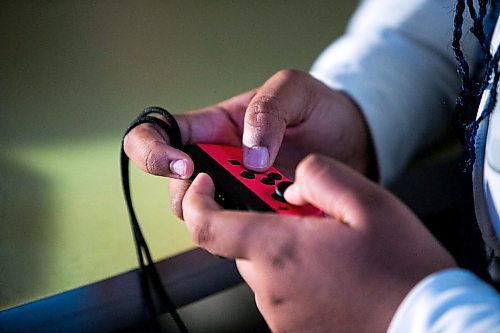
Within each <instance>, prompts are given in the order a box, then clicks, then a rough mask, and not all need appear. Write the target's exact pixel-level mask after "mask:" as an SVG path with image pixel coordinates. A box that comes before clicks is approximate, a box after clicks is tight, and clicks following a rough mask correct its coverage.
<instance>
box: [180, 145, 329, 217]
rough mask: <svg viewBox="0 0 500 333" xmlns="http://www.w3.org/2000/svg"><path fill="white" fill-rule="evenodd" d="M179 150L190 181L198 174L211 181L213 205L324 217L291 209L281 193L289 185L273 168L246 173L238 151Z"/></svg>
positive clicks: (309, 208) (225, 148)
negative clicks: (188, 161) (190, 165)
mask: <svg viewBox="0 0 500 333" xmlns="http://www.w3.org/2000/svg"><path fill="white" fill-rule="evenodd" d="M181 149H182V150H183V151H184V152H186V153H187V154H188V155H189V156H190V157H191V158H192V159H193V161H194V169H195V170H194V173H193V178H194V177H195V176H196V175H197V174H198V173H200V172H203V173H207V174H208V175H209V176H210V177H212V180H213V181H214V185H215V201H216V202H218V203H219V204H220V205H221V206H222V207H223V208H225V209H236V210H254V211H262V212H276V213H279V214H288V215H301V216H324V213H323V212H322V211H321V210H319V209H318V208H316V207H314V206H312V205H304V206H294V205H291V204H289V203H287V202H286V200H285V199H284V197H283V192H284V191H285V189H286V188H287V187H288V186H289V185H291V184H292V182H291V181H290V180H289V179H288V178H287V177H286V176H285V175H283V174H282V173H281V172H279V171H278V170H276V169H275V168H273V167H271V168H270V169H269V170H268V171H266V172H263V173H259V172H256V171H252V170H248V169H246V168H245V167H244V166H243V163H242V157H243V152H242V149H241V148H240V147H234V146H223V145H213V144H197V145H188V146H184V147H182V148H181Z"/></svg>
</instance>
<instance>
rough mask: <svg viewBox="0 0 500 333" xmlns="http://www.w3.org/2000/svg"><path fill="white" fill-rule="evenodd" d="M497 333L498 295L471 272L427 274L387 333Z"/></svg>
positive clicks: (498, 329)
mask: <svg viewBox="0 0 500 333" xmlns="http://www.w3.org/2000/svg"><path fill="white" fill-rule="evenodd" d="M402 332H404V333H421V332H422V333H423V332H468V333H478V332H481V333H485V332H500V295H499V294H498V293H497V291H496V290H495V289H494V288H492V287H491V286H490V285H488V284H487V283H485V282H484V281H482V280H481V279H479V278H478V277H477V276H475V275H474V274H473V273H471V272H469V271H466V270H463V269H450V270H445V271H440V272H437V273H434V274H432V275H429V276H428V277H426V278H425V279H424V280H422V281H420V282H419V283H418V284H417V285H416V286H415V287H414V288H413V289H412V290H411V291H410V293H409V294H408V295H407V296H406V298H405V299H404V300H403V302H402V303H401V305H400V306H399V308H398V309H397V311H396V314H395V315H394V317H393V319H392V321H391V324H390V326H389V329H388V333H402Z"/></svg>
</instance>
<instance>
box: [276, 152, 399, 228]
mask: <svg viewBox="0 0 500 333" xmlns="http://www.w3.org/2000/svg"><path fill="white" fill-rule="evenodd" d="M295 177H296V178H295V182H294V184H293V185H291V186H290V187H288V189H287V190H286V191H285V198H286V200H287V201H288V202H290V203H291V204H295V205H303V204H306V203H310V204H313V205H314V206H316V207H318V208H319V209H321V210H323V211H324V212H325V213H327V214H328V215H330V216H333V217H334V218H336V219H338V220H339V221H341V222H344V223H346V224H348V225H350V226H353V227H356V226H360V225H362V224H363V223H364V221H367V220H368V219H367V217H374V215H378V212H379V211H382V210H383V207H382V206H383V205H387V204H389V203H391V202H392V201H393V199H392V195H390V194H389V193H388V192H387V191H386V190H384V189H383V188H381V187H379V186H377V185H376V184H375V183H373V182H372V181H370V180H368V179H367V178H365V177H364V176H363V175H361V174H360V173H358V172H356V171H354V170H353V169H351V168H349V167H347V166H345V165H344V164H342V163H340V162H338V161H336V160H334V159H331V158H328V157H325V156H321V155H309V156H307V157H306V158H305V159H304V160H302V161H301V162H300V164H299V165H298V166H297V169H296V172H295Z"/></svg>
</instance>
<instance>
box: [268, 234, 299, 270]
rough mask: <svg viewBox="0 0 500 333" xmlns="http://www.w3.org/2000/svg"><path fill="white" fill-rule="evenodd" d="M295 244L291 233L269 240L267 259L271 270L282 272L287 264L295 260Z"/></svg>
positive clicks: (294, 238)
mask: <svg viewBox="0 0 500 333" xmlns="http://www.w3.org/2000/svg"><path fill="white" fill-rule="evenodd" d="M296 242H297V241H296V237H295V235H294V233H293V232H287V233H283V234H282V235H281V236H280V237H275V239H274V240H270V245H269V252H268V259H269V264H270V266H271V267H272V268H273V269H275V270H278V271H281V270H284V269H286V267H287V266H288V264H290V263H292V262H293V261H295V260H297V253H296V247H297V244H296Z"/></svg>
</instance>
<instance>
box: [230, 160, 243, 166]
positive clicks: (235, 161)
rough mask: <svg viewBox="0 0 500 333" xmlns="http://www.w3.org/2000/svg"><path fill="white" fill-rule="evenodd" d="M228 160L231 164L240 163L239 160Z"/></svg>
mask: <svg viewBox="0 0 500 333" xmlns="http://www.w3.org/2000/svg"><path fill="white" fill-rule="evenodd" d="M228 162H229V163H230V164H232V165H241V162H240V161H237V160H229V161H228Z"/></svg>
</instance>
